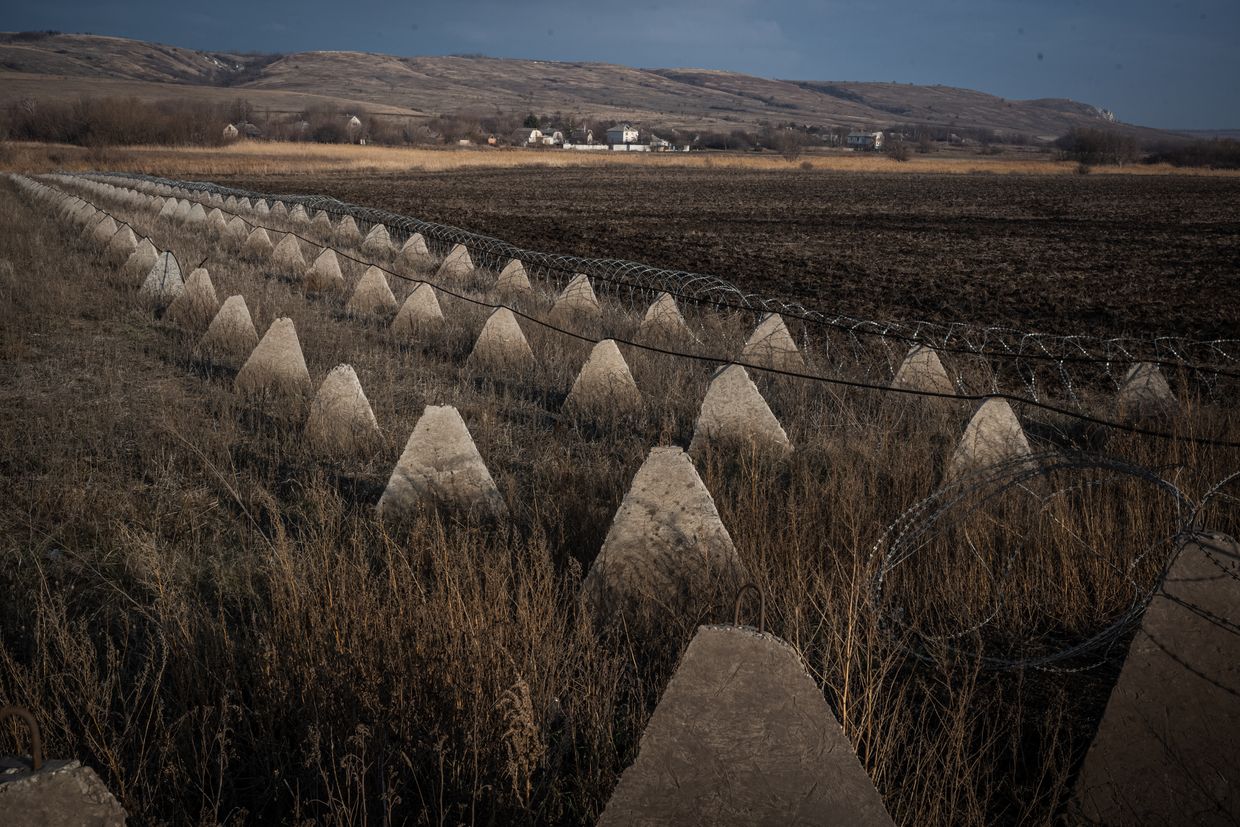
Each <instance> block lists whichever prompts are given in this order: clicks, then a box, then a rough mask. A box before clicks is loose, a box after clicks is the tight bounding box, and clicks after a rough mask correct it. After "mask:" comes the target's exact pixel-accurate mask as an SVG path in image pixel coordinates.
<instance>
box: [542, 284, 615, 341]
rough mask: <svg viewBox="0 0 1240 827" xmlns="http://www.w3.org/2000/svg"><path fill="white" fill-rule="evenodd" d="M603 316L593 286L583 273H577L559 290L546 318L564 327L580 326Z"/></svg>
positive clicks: (596, 320)
mask: <svg viewBox="0 0 1240 827" xmlns="http://www.w3.org/2000/svg"><path fill="white" fill-rule="evenodd" d="M602 318H603V308H602V307H601V306H600V305H599V303H598V296H596V295H594V288H593V287H592V286H591V285H590V280H589V279H588V278H586V277H585V275H583V274H581V273H578V274H577V275H575V276H573V279H572V281H570V282H569V283H568V285H567V286H566V287H565V288H564V289H563V290H562V291H561V292H560V295H559V296H558V297H557V298H556V300H555V304H553V305H551V312H550V313H549V314H548V316H547V320H548V321H549V322H550V323H551V324H553V325H555V326H557V327H565V328H573V327H581V326H586V325H589V324H592V323H594V322H598V321H599V320H600V319H602Z"/></svg>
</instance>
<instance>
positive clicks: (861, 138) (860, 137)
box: [848, 132, 883, 149]
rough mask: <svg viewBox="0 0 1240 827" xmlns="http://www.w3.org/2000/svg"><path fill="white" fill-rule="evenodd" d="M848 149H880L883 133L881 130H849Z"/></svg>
mask: <svg viewBox="0 0 1240 827" xmlns="http://www.w3.org/2000/svg"><path fill="white" fill-rule="evenodd" d="M848 148H849V149H882V148H883V133H881V132H849V133H848Z"/></svg>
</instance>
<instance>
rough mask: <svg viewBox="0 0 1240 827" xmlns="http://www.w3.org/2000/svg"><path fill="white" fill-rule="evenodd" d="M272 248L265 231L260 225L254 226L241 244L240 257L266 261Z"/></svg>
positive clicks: (269, 237)
mask: <svg viewBox="0 0 1240 827" xmlns="http://www.w3.org/2000/svg"><path fill="white" fill-rule="evenodd" d="M274 250H275V247H274V246H273V245H272V243H271V236H269V235H267V231H266V230H264V229H263V228H262V227H255V228H254V229H253V230H252V231H250V234H249V235H248V236H246V239H245V243H244V244H242V245H241V257H242V258H244V259H248V260H250V261H267V260H268V259H269V258H271V254H272V252H273V251H274Z"/></svg>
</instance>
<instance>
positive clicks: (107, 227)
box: [90, 215, 119, 248]
mask: <svg viewBox="0 0 1240 827" xmlns="http://www.w3.org/2000/svg"><path fill="white" fill-rule="evenodd" d="M118 229H119V228H118V227H117V226H116V222H115V221H113V220H112V216H110V215H105V216H104V217H103V218H102V219H101V220H100V221H99V223H97V224H96V225H95V226H94V228H93V229H92V230H91V231H90V237H91V240H93V241H94V242H95V244H97V245H99V246H100V247H104V248H106V247H107V246H108V242H110V241H111V240H112V236H114V235H116V231H117V230H118Z"/></svg>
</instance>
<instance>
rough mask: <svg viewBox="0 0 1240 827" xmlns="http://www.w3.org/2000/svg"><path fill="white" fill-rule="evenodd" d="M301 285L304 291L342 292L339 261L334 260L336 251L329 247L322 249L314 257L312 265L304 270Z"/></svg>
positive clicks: (342, 281)
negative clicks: (304, 274)
mask: <svg viewBox="0 0 1240 827" xmlns="http://www.w3.org/2000/svg"><path fill="white" fill-rule="evenodd" d="M303 283H304V285H305V288H306V290H309V291H311V292H326V291H329V290H343V289H344V274H343V273H341V272H340V261H339V260H338V259H337V258H336V251H335V250H333V249H331V248H330V247H324V248H323V252H321V253H319V254H318V256H316V257H315V259H314V264H312V265H310V267H309V268H307V269H306V276H305V279H304V280H303Z"/></svg>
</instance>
